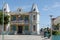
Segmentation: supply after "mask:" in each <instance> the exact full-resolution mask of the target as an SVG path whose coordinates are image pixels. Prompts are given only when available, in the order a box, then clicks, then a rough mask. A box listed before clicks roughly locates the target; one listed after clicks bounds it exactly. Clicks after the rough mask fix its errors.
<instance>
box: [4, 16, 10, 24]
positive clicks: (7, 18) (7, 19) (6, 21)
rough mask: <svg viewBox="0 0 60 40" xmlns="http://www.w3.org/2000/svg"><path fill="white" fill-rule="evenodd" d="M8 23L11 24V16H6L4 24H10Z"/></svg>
mask: <svg viewBox="0 0 60 40" xmlns="http://www.w3.org/2000/svg"><path fill="white" fill-rule="evenodd" d="M8 22H9V16H8V15H4V24H8Z"/></svg>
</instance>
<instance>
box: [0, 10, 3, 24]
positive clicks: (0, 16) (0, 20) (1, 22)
mask: <svg viewBox="0 0 60 40" xmlns="http://www.w3.org/2000/svg"><path fill="white" fill-rule="evenodd" d="M2 24H3V12H2V11H1V10H0V25H2Z"/></svg>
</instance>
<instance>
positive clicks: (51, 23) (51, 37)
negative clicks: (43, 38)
mask: <svg viewBox="0 0 60 40" xmlns="http://www.w3.org/2000/svg"><path fill="white" fill-rule="evenodd" d="M52 16H53V15H50V20H51V24H50V25H51V40H52Z"/></svg>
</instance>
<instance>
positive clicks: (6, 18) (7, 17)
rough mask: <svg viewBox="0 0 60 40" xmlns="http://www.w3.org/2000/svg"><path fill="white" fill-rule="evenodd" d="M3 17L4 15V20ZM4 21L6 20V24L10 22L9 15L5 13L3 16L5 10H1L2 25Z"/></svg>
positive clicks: (0, 19)
mask: <svg viewBox="0 0 60 40" xmlns="http://www.w3.org/2000/svg"><path fill="white" fill-rule="evenodd" d="M3 17H4V20H3ZM3 21H4V24H8V22H9V16H8V15H5V14H4V16H3V11H2V10H0V25H2V24H3Z"/></svg>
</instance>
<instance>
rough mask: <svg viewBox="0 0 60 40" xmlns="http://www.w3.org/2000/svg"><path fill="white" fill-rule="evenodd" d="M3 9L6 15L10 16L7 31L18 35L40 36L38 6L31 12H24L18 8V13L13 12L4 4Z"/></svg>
mask: <svg viewBox="0 0 60 40" xmlns="http://www.w3.org/2000/svg"><path fill="white" fill-rule="evenodd" d="M12 6H13V5H12ZM3 9H4V13H5V14H8V15H9V16H10V18H9V20H10V22H9V24H8V26H6V28H5V31H8V30H9V31H10V32H12V31H14V32H16V33H17V34H40V13H39V11H38V7H37V5H36V4H33V5H32V8H31V11H29V12H23V10H22V8H18V9H17V12H11V11H10V8H9V6H8V4H4V6H3Z"/></svg>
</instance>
